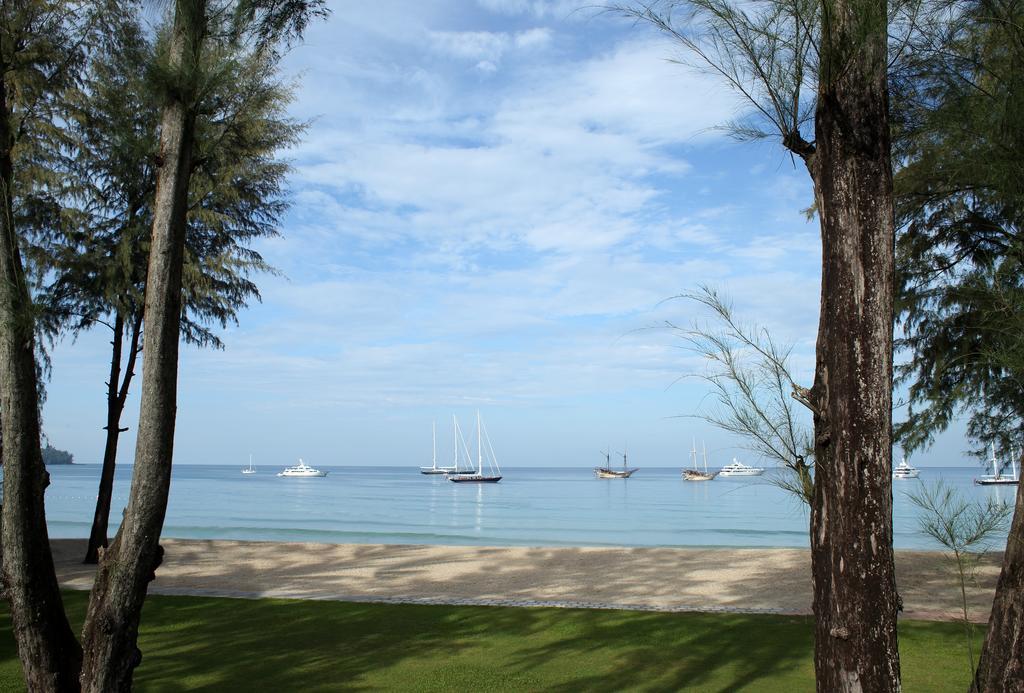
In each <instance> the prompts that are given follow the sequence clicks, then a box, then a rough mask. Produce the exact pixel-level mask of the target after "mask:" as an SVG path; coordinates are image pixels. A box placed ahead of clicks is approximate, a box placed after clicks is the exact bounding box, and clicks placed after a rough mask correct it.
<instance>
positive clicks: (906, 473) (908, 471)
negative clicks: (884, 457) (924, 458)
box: [892, 457, 921, 479]
mask: <svg viewBox="0 0 1024 693" xmlns="http://www.w3.org/2000/svg"><path fill="white" fill-rule="evenodd" d="M920 474H921V470H920V469H918V468H917V467H912V466H910V465H909V464H908V463H907V458H906V457H904V458H903V459H902V460H901V461H900V463H899V464H898V465H896V466H895V467H893V469H892V478H893V479H916V478H917V477H918V475H920Z"/></svg>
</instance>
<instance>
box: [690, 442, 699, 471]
mask: <svg viewBox="0 0 1024 693" xmlns="http://www.w3.org/2000/svg"><path fill="white" fill-rule="evenodd" d="M690 458H691V459H692V460H693V468H694V469H696V468H697V438H696V436H694V438H693V449H692V450H690Z"/></svg>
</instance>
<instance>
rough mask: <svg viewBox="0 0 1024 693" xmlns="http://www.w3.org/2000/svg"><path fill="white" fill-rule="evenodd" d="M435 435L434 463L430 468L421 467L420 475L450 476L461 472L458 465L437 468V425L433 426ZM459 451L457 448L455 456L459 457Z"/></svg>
mask: <svg viewBox="0 0 1024 693" xmlns="http://www.w3.org/2000/svg"><path fill="white" fill-rule="evenodd" d="M432 429H433V433H434V463H433V464H432V465H430V466H429V467H420V474H450V473H452V472H457V471H458V470H459V467H458V465H457V464H456V465H455V466H452V467H438V466H437V424H433V425H432ZM458 453H459V451H458V449H457V448H456V450H455V454H456V455H458Z"/></svg>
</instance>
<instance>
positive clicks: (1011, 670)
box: [971, 490, 1024, 693]
mask: <svg viewBox="0 0 1024 693" xmlns="http://www.w3.org/2000/svg"><path fill="white" fill-rule="evenodd" d="M971 690H972V691H977V692H978V693H996V692H997V691H998V692H999V693H1003V692H1008V691H1015V692H1018V693H1019V692H1020V691H1024V493H1021V492H1020V491H1019V490H1018V492H1017V504H1016V506H1015V507H1014V510H1013V522H1012V523H1011V525H1010V535H1009V538H1008V539H1007V542H1006V553H1005V554H1003V569H1002V571H1001V572H1000V574H999V582H997V583H996V596H995V601H994V602H993V603H992V613H991V614H990V615H989V619H988V633H987V634H986V635H985V645H984V646H983V647H982V650H981V659H980V660H979V661H978V670H977V673H976V675H975V678H974V684H973V685H972V687H971Z"/></svg>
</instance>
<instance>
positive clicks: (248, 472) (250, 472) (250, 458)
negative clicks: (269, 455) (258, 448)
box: [242, 455, 256, 474]
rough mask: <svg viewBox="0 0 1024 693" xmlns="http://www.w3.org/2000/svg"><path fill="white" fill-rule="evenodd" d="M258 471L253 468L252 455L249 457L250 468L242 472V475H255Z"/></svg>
mask: <svg viewBox="0 0 1024 693" xmlns="http://www.w3.org/2000/svg"><path fill="white" fill-rule="evenodd" d="M255 473H256V470H255V469H253V467H252V455H249V466H248V467H246V468H245V469H243V470H242V474H255Z"/></svg>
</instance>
